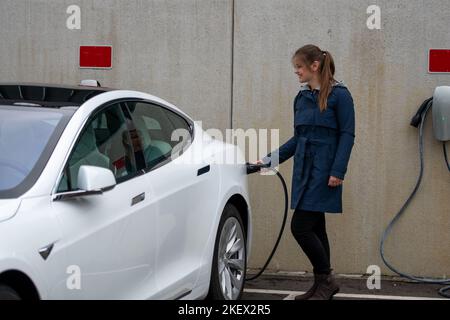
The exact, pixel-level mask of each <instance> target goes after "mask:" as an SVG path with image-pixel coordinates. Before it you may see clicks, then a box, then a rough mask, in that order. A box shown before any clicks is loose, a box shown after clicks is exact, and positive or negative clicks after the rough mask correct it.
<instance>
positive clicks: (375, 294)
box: [242, 274, 450, 301]
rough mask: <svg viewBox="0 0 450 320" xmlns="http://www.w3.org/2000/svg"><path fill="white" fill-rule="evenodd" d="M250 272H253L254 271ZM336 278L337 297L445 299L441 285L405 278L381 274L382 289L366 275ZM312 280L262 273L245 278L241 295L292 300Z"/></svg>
mask: <svg viewBox="0 0 450 320" xmlns="http://www.w3.org/2000/svg"><path fill="white" fill-rule="evenodd" d="M248 276H251V274H249V275H248ZM337 279H338V282H339V285H340V287H341V290H340V292H339V294H338V295H336V297H335V299H336V300H347V299H357V300H367V299H370V300H372V299H382V300H393V299H399V300H405V299H406V300H409V299H413V300H415V299H416V298H422V299H430V298H431V299H443V297H441V296H440V295H439V294H438V290H439V289H440V288H441V287H442V285H434V284H422V283H412V282H405V281H403V280H401V279H396V278H382V280H381V289H374V290H369V289H368V288H367V284H366V283H367V277H364V276H360V277H358V276H356V277H355V276H351V277H349V276H341V275H337ZM311 283H312V277H311V276H310V275H299V276H297V275H295V276H292V275H278V274H275V275H274V274H269V275H262V276H261V277H259V278H258V279H256V280H253V281H247V282H246V285H245V288H244V293H243V295H242V299H243V300H281V299H285V300H291V299H293V297H294V296H295V295H296V294H300V293H303V292H304V291H306V290H308V288H309V287H310V286H311ZM449 301H450V299H449Z"/></svg>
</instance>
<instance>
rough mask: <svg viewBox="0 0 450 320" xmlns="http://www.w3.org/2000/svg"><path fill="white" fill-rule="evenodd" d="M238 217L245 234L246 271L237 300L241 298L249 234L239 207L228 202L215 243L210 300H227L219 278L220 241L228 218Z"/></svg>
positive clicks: (208, 297)
mask: <svg viewBox="0 0 450 320" xmlns="http://www.w3.org/2000/svg"><path fill="white" fill-rule="evenodd" d="M232 218H234V219H236V220H237V221H238V223H239V225H240V227H241V230H242V233H243V236H244V256H245V259H244V271H243V274H242V277H243V278H242V279H243V282H242V287H241V288H240V292H239V295H238V296H237V298H236V300H239V299H240V298H241V296H242V291H243V289H244V285H245V276H246V270H247V235H246V230H245V228H244V224H243V222H242V218H241V216H240V214H239V211H238V209H237V208H236V207H235V206H234V205H232V204H227V205H226V206H225V208H224V210H223V213H222V217H221V219H220V223H219V227H218V230H217V235H216V240H215V244H214V257H213V262H212V269H211V279H210V285H209V292H208V296H207V297H206V299H208V300H227V299H226V297H225V296H224V294H223V292H222V289H221V285H220V278H219V266H218V258H219V257H218V255H219V243H220V237H221V234H222V230H223V227H224V225H225V223H226V222H227V220H229V219H232Z"/></svg>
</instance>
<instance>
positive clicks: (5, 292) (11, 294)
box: [0, 284, 21, 300]
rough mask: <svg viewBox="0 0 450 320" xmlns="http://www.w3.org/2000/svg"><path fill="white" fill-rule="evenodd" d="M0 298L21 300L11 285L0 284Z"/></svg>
mask: <svg viewBox="0 0 450 320" xmlns="http://www.w3.org/2000/svg"><path fill="white" fill-rule="evenodd" d="M0 300H21V298H20V295H19V294H18V293H17V292H16V290H14V289H13V288H11V287H8V286H6V285H3V284H0Z"/></svg>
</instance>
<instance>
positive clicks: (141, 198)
mask: <svg viewBox="0 0 450 320" xmlns="http://www.w3.org/2000/svg"><path fill="white" fill-rule="evenodd" d="M144 200H145V192H143V193H141V194H140V195H138V196H136V197H134V198H133V199H131V206H134V205H136V204H138V203H139V202H142V201H144Z"/></svg>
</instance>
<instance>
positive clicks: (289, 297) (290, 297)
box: [244, 289, 448, 301]
mask: <svg viewBox="0 0 450 320" xmlns="http://www.w3.org/2000/svg"><path fill="white" fill-rule="evenodd" d="M244 292H248V293H267V294H285V295H287V297H285V298H284V299H283V300H294V297H295V296H296V295H299V294H303V293H305V291H289V290H266V289H244ZM335 297H336V298H353V299H381V300H447V301H448V299H445V298H432V297H408V296H387V295H380V294H350V293H338V294H337V295H335Z"/></svg>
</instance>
